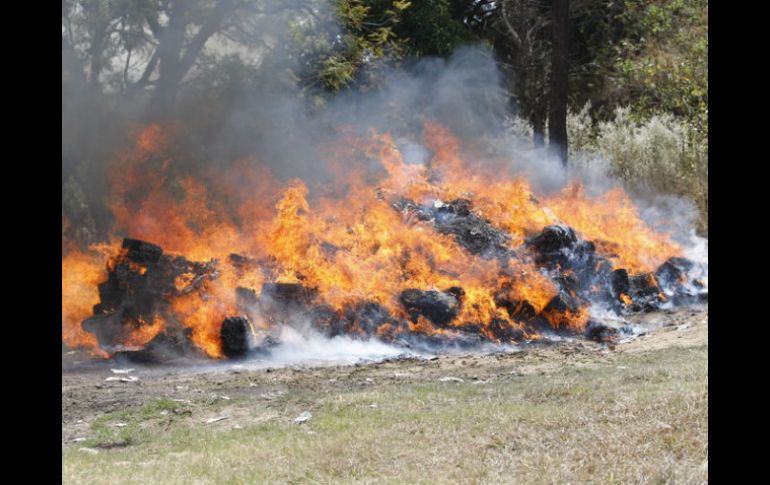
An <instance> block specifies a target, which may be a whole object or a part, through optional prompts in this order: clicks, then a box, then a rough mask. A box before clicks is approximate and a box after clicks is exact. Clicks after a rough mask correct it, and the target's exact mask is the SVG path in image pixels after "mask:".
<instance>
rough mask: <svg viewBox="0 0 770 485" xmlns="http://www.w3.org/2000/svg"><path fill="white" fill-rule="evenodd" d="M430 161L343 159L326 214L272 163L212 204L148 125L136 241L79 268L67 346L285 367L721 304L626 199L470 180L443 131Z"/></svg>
mask: <svg viewBox="0 0 770 485" xmlns="http://www.w3.org/2000/svg"><path fill="white" fill-rule="evenodd" d="M424 144H425V146H427V147H428V148H429V149H430V150H431V151H432V153H433V156H432V158H431V160H430V161H429V163H427V164H426V165H422V164H420V165H416V164H409V163H406V162H405V161H404V160H403V159H402V157H401V154H400V152H399V150H398V148H397V147H396V145H395V144H394V143H393V142H392V140H391V139H390V137H389V136H388V135H383V134H376V133H375V134H373V135H372V136H371V137H370V138H367V139H360V138H355V137H352V136H350V137H349V138H348V139H347V140H346V143H344V144H338V145H335V146H333V147H330V149H329V150H328V158H329V166H330V167H331V169H332V170H335V169H336V170H337V173H338V176H337V177H336V178H335V183H334V184H331V185H327V186H321V187H317V188H315V189H316V192H317V193H316V194H314V196H313V197H312V198H311V197H309V196H308V194H309V190H308V187H307V186H306V185H305V184H304V183H303V182H301V181H296V180H295V181H290V182H289V183H288V184H282V183H280V182H279V181H277V180H275V179H274V178H273V177H272V176H271V175H270V174H269V172H267V171H266V170H265V169H255V168H253V167H254V166H258V165H257V164H255V163H253V162H252V161H240V162H238V163H236V164H235V165H234V166H233V168H232V170H231V171H229V172H228V175H226V176H225V177H222V176H219V175H218V174H210V177H207V180H208V181H209V183H208V186H204V184H203V183H202V182H201V181H200V180H197V179H194V178H192V177H189V176H185V177H178V176H174V160H173V158H170V154H169V150H168V147H169V146H170V135H169V133H168V132H167V131H164V130H163V129H161V128H160V127H158V126H155V125H154V126H150V127H148V128H147V129H145V130H144V131H143V132H142V133H141V134H140V135H139V137H138V138H137V143H136V146H135V147H134V148H133V149H132V150H131V151H130V152H128V153H126V154H124V155H123V156H121V157H119V158H118V160H116V163H115V170H114V172H113V188H112V194H111V200H112V212H113V215H114V216H115V220H116V222H117V225H118V228H117V230H116V234H120V233H122V234H127V235H130V236H131V237H128V238H124V239H122V240H121V239H120V238H116V239H115V240H113V242H112V243H110V244H102V245H98V246H94V247H92V248H91V249H92V250H96V251H98V253H99V254H98V255H97V254H96V253H95V252H94V251H90V252H82V251H78V250H75V249H71V250H69V251H67V252H66V254H65V256H64V258H63V260H62V277H63V280H62V300H63V301H62V310H63V338H64V340H65V343H67V344H68V345H71V346H86V347H88V348H91V349H93V350H94V351H95V352H101V353H103V354H104V353H106V354H107V355H110V354H115V353H121V352H122V353H128V354H129V355H131V356H132V357H134V358H140V359H141V358H148V359H158V358H160V359H164V358H168V357H169V356H172V355H175V354H177V353H179V354H189V353H191V352H200V353H202V354H204V355H207V356H209V357H213V358H220V357H238V356H242V355H245V354H247V353H249V352H258V351H264V350H269V348H270V347H271V346H273V345H275V344H276V342H277V340H276V338H277V335H278V333H279V331H280V329H281V328H282V327H283V326H284V325H291V326H292V327H294V328H300V329H306V328H313V329H314V330H315V331H318V332H321V333H323V334H325V335H327V336H330V337H333V336H336V335H348V336H359V337H362V338H369V337H376V338H379V339H383V340H386V341H390V342H395V343H400V344H403V345H414V344H415V343H418V344H422V345H443V346H446V345H475V344H477V343H480V342H484V341H489V342H503V343H507V342H521V341H528V340H534V339H539V338H542V337H543V336H546V335H548V334H552V333H557V334H565V335H580V334H582V335H585V336H587V337H588V338H592V339H595V340H607V339H612V338H614V334H615V333H616V332H617V330H615V329H613V328H610V327H607V326H605V325H603V324H602V323H601V322H597V321H594V320H592V318H591V308H592V307H595V306H601V307H602V308H605V309H607V310H610V311H613V312H615V313H618V314H624V313H628V312H638V311H648V310H652V309H656V308H659V307H661V306H662V305H669V304H674V305H676V304H682V303H686V302H689V301H695V300H697V299H699V298H704V297H705V295H707V289H706V285H707V283H706V280H705V278H704V276H705V274H706V269H707V268H705V267H704V266H703V265H701V264H698V263H695V262H693V261H690V260H688V259H685V258H683V257H682V256H681V252H682V251H681V249H680V248H679V247H678V245H677V244H675V243H674V242H672V241H671V240H670V239H669V238H668V237H667V236H666V235H663V234H659V233H656V232H654V231H653V230H651V229H650V228H649V227H647V226H646V225H645V224H644V223H643V222H642V221H641V219H640V218H639V216H638V214H637V213H636V211H635V209H634V207H633V204H632V203H631V201H630V200H629V198H628V197H627V196H626V195H625V194H624V193H623V192H622V191H620V190H614V191H610V192H608V193H606V194H604V195H603V196H601V197H599V198H595V199H592V198H590V197H587V196H586V195H585V194H584V193H583V191H582V188H581V187H580V186H579V185H572V186H569V187H568V188H567V189H565V190H564V191H563V192H562V193H561V194H558V195H557V196H554V197H549V198H544V199H542V200H538V199H536V198H535V197H534V194H533V193H532V191H531V189H530V187H529V185H528V183H527V181H526V180H525V179H523V178H521V177H512V178H510V179H506V178H505V177H503V176H501V175H500V174H501V173H502V172H501V170H500V167H501V165H497V166H496V165H495V164H494V163H490V162H488V161H486V162H485V163H484V164H483V165H474V164H471V163H468V162H466V160H467V159H473V158H474V157H472V156H467V154H465V153H464V152H462V150H461V148H460V145H459V142H458V141H457V140H456V139H455V138H454V137H452V136H451V134H449V133H448V132H447V131H446V130H445V129H444V128H442V127H441V126H439V125H436V124H432V123H426V125H425V127H424ZM350 147H353V148H350ZM187 258H191V259H187ZM105 260H106V264H105ZM95 283H96V284H95Z"/></svg>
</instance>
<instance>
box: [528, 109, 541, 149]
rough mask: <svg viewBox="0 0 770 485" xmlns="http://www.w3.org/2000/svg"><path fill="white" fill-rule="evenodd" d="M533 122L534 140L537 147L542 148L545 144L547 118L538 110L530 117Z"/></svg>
mask: <svg viewBox="0 0 770 485" xmlns="http://www.w3.org/2000/svg"><path fill="white" fill-rule="evenodd" d="M529 122H530V123H531V124H532V142H533V143H534V144H535V148H542V147H543V146H545V120H544V119H543V117H542V116H540V113H539V112H538V110H535V112H534V113H532V116H531V117H530V119H529Z"/></svg>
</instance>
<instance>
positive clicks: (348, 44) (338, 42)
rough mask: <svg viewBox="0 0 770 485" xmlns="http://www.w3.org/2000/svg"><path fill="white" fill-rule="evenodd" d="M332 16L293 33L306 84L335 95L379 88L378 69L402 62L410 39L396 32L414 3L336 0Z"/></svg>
mask: <svg viewBox="0 0 770 485" xmlns="http://www.w3.org/2000/svg"><path fill="white" fill-rule="evenodd" d="M332 6H333V10H332V11H331V17H328V16H327V17H322V18H321V17H317V18H315V19H314V20H315V21H314V22H311V23H308V24H306V25H305V26H304V27H303V26H300V25H299V24H297V25H295V26H294V28H293V40H294V42H295V48H296V49H297V50H298V52H299V56H298V58H299V61H300V62H299V65H300V67H301V69H303V72H301V73H299V74H298V80H299V82H300V84H301V85H305V86H307V87H317V88H321V89H323V90H326V91H331V92H336V91H339V90H340V89H342V88H344V87H347V86H350V85H351V84H353V83H354V82H356V81H357V82H359V84H361V85H362V86H368V85H372V84H376V81H377V79H376V78H377V77H376V70H377V68H378V66H379V65H381V64H382V63H384V62H386V61H395V60H398V59H399V58H400V57H401V56H402V55H403V52H404V43H405V39H403V38H401V37H399V36H398V35H397V34H396V33H395V30H394V29H395V27H396V26H397V25H398V24H399V23H400V22H401V19H402V17H403V14H404V11H406V10H407V9H409V8H410V7H411V2H408V1H403V0H390V1H378V0H334V1H333V2H332Z"/></svg>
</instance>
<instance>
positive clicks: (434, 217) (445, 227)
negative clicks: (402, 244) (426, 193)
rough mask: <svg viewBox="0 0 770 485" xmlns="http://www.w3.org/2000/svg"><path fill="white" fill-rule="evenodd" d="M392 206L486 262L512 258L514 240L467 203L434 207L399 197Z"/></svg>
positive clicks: (463, 201) (438, 202)
mask: <svg viewBox="0 0 770 485" xmlns="http://www.w3.org/2000/svg"><path fill="white" fill-rule="evenodd" d="M391 205H392V206H393V207H394V208H395V209H396V210H398V211H400V212H402V213H403V214H406V215H407V217H416V218H417V219H418V220H421V221H426V222H430V223H431V224H432V225H433V227H434V228H435V229H436V230H437V231H438V232H440V233H441V234H448V235H451V236H452V237H453V238H454V239H455V241H457V243H458V244H460V245H461V246H462V247H463V248H465V249H466V250H467V251H468V252H470V253H471V254H475V255H478V256H480V257H482V258H484V259H493V258H499V259H502V260H507V259H508V258H509V257H510V256H511V254H510V251H509V249H508V244H509V243H510V241H511V236H510V235H509V234H508V233H506V232H505V231H502V230H500V229H498V228H496V227H494V226H493V225H492V224H491V223H490V222H489V221H488V220H487V219H484V218H483V217H480V216H479V215H477V214H476V213H474V212H473V210H472V208H471V202H470V201H469V200H467V199H456V200H453V201H451V202H448V203H446V202H442V201H439V200H437V201H435V202H434V203H433V204H431V205H419V204H417V203H415V202H414V201H412V200H409V199H407V198H404V197H399V198H396V199H395V200H394V201H393V202H391Z"/></svg>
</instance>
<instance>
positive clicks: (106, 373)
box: [62, 306, 708, 446]
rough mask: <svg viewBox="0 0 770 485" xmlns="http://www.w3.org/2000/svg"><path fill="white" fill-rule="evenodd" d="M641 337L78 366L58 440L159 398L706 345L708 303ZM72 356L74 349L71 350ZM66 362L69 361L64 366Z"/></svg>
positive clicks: (65, 395) (643, 322)
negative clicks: (304, 359)
mask: <svg viewBox="0 0 770 485" xmlns="http://www.w3.org/2000/svg"><path fill="white" fill-rule="evenodd" d="M635 323H637V324H638V325H640V326H642V327H644V328H648V329H649V331H648V333H647V334H646V335H642V336H640V337H637V338H635V339H634V340H632V341H629V342H626V343H621V344H618V345H616V346H610V347H608V346H606V345H599V344H595V343H593V342H589V341H569V342H562V343H558V344H552V345H542V346H535V347H530V348H526V349H524V350H521V351H517V352H507V353H496V354H486V355H473V354H467V355H443V356H439V357H434V358H431V359H421V358H401V359H394V360H390V361H385V362H380V363H368V364H355V365H333V366H325V367H303V366H293V367H287V368H280V369H262V370H245V369H244V368H243V366H239V365H237V364H232V365H218V366H215V367H212V368H210V369H209V371H207V372H201V371H200V369H195V371H194V372H191V371H190V368H184V367H181V368H178V369H163V368H161V369H158V368H150V367H138V366H131V367H134V368H135V370H134V371H132V372H131V373H130V375H133V376H136V377H137V378H138V380H136V381H134V382H121V381H119V380H117V381H116V380H110V381H107V380H106V379H107V378H115V377H117V378H120V377H124V375H122V374H113V373H112V372H111V370H110V367H113V368H114V367H115V365H114V364H112V365H110V363H104V364H101V365H99V364H95V365H86V366H82V367H81V368H79V369H78V370H74V371H73V370H67V371H64V372H63V373H62V445H63V446H66V445H70V444H72V443H73V441H74V440H75V439H76V438H77V437H78V436H83V435H85V434H87V433H88V430H89V427H90V423H91V422H92V421H93V420H94V419H95V418H97V417H99V416H101V415H103V414H105V413H110V412H114V411H119V410H123V409H127V408H132V407H138V406H141V405H144V404H146V403H148V402H152V401H155V400H158V399H169V400H178V401H179V402H210V403H213V402H216V401H228V400H235V399H238V398H249V399H250V400H254V399H256V400H258V401H261V402H262V404H264V405H265V406H266V407H267V408H270V406H271V403H273V402H275V401H277V400H279V399H280V396H282V395H285V394H286V393H288V392H291V393H292V394H295V395H301V394H302V393H303V392H305V391H312V392H313V393H322V394H334V393H339V392H345V391H350V390H357V389H363V388H366V387H368V386H383V385H387V384H389V383H421V382H429V381H436V380H439V379H441V378H456V379H462V380H463V381H480V382H485V381H489V380H501V379H509V378H512V377H515V376H517V375H528V374H537V373H539V374H543V375H546V374H549V373H551V372H555V371H558V370H559V369H561V368H563V367H565V366H573V367H579V366H583V367H589V366H600V365H612V364H613V362H614V361H615V360H616V359H618V358H619V357H620V356H621V354H623V353H642V352H649V351H653V350H657V349H662V348H666V347H672V346H683V347H690V346H700V345H707V344H708V306H699V307H692V308H683V309H677V310H674V311H669V312H657V313H655V314H648V315H644V316H639V317H636V318H635ZM68 358H70V359H72V358H75V357H72V355H71V354H70V355H68ZM67 367H71V366H67Z"/></svg>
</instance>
